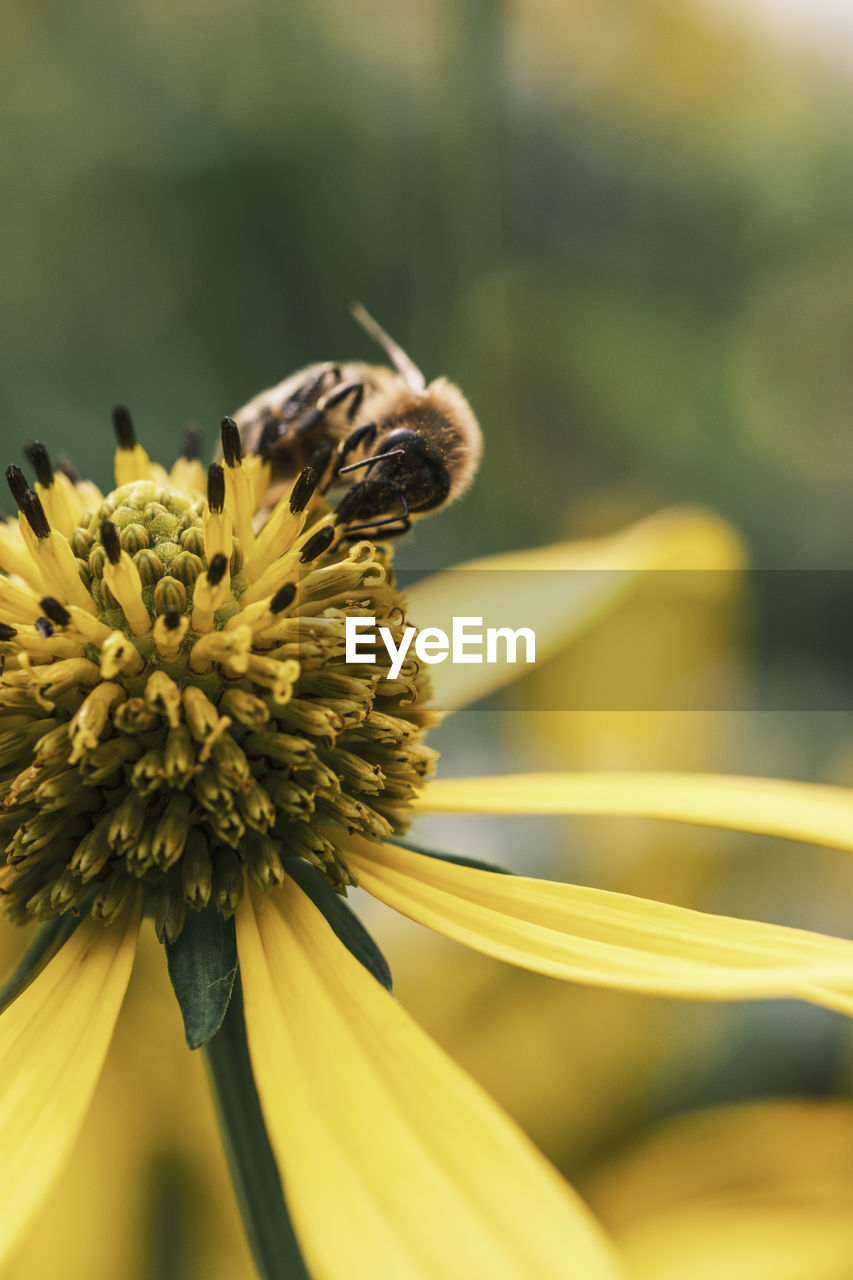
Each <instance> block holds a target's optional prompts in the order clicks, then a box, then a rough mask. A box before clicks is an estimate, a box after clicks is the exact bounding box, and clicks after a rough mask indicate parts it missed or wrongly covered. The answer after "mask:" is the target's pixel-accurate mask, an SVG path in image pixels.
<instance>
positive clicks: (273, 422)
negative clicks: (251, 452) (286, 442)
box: [255, 417, 282, 462]
mask: <svg viewBox="0 0 853 1280" xmlns="http://www.w3.org/2000/svg"><path fill="white" fill-rule="evenodd" d="M281 433H282V423H281V421H280V419H279V418H275V417H272V418H267V420H266V422H265V423H264V425H263V427H262V428H261V434H260V435H259V436H258V443H257V445H256V446H255V453H259V454H260V455H261V457H262V458H263V459H264V461H265V462H268V461H269V456H270V450H271V449H272V447H273V445H274V444H276V443H277V442H278V441H279V440H280V439H281Z"/></svg>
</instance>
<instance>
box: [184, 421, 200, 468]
mask: <svg viewBox="0 0 853 1280" xmlns="http://www.w3.org/2000/svg"><path fill="white" fill-rule="evenodd" d="M200 453H201V427H197V426H195V424H193V423H191V424H190V425H189V426H188V427H187V428H186V430H185V431H184V438H183V440H182V441H181V457H182V458H183V459H184V461H185V462H196V461H198V457H199V454H200Z"/></svg>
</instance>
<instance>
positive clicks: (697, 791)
mask: <svg viewBox="0 0 853 1280" xmlns="http://www.w3.org/2000/svg"><path fill="white" fill-rule="evenodd" d="M414 807H415V808H416V809H420V810H421V811H422V812H425V813H490V814H507V813H554V814H574V813H577V814H609V815H611V816H616V815H619V816H623V815H624V816H631V817H642V818H665V819H667V820H668V821H671V822H689V823H695V824H696V825H698V826H708V827H727V828H730V829H731V830H733V831H750V832H754V833H756V834H761V835H768V836H783V837H784V838H785V839H788V840H804V841H806V842H808V843H810V844H822V845H828V846H829V847H830V848H833V849H853V790H851V789H850V788H848V787H829V786H824V785H822V784H820V783H811V782H788V781H787V780H786V779H780V778H741V777H737V776H734V775H733V776H727V775H725V774H702V773H530V774H516V775H510V776H502V777H501V776H497V777H490V778H436V779H434V780H433V781H431V782H430V784H429V786H428V787H426V788H424V791H423V793H422V794H421V795H420V796H418V798H417V799H416V800H415V801H414Z"/></svg>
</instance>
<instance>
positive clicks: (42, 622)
mask: <svg viewBox="0 0 853 1280" xmlns="http://www.w3.org/2000/svg"><path fill="white" fill-rule="evenodd" d="M35 628H36V631H37V632H38V633H39V635H40V636H41V638H42V640H49V639H50V637H51V636H52V635H53V623H52V622H51V620H50V618H36V621H35Z"/></svg>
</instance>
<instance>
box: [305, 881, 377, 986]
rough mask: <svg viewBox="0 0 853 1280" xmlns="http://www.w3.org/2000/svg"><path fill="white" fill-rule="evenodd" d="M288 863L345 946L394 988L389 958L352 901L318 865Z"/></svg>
mask: <svg viewBox="0 0 853 1280" xmlns="http://www.w3.org/2000/svg"><path fill="white" fill-rule="evenodd" d="M284 865H285V870H286V871H287V874H288V875H289V876H291V877H292V878H293V879H294V880H295V881H296V883H297V884H298V885H299V887H300V889H303V890H304V891H305V893H307V894H308V897H309V898H310V899H311V901H312V902H313V903H314V906H315V907H317V908H318V909H319V910H320V911H322V913H323V915H324V916H325V917H326V920H327V921H328V923H329V924H330V925H331V927H332V929H333V930H334V932H335V933H336V934H337V936H338V938H339V939H340V941H341V942H342V943H343V944H344V946H345V947H346V948H347V949H348V950H349V951H351V952H352V954H353V955H354V956H355V958H356V960H358V961H359V962H360V963H361V964H363V965H364V967H365V969H366V970H367V971H368V973H371V974H373V977H374V978H376V980H377V982H381V983H382V985H383V987H385V988H386V990H388V991H391V990H392V982H391V970H390V969H389V967H388V961H387V960H386V959H385V957H384V956H383V954H382V952H381V951H380V950H379V948H378V947H377V945H376V943H375V942H374V941H373V939H372V938H371V936H370V934H369V933H368V932H367V930H366V929H365V927H364V925H363V924H362V923H361V921H360V920H359V918H358V916H357V915H356V914H355V912H354V911H353V910H352V908H351V907H350V906H349V904H348V903H347V902H345V901H344V899H343V898H342V897H341V896H340V894H338V893H335V891H334V889H332V888H330V887H329V885H327V884H326V881H325V880H324V879H323V877H322V876H321V875H320V873H319V872H318V871H317V868H316V867H312V866H311V865H310V863H308V862H302V861H301V860H297V859H295V858H288V859H287V860H286V862H285V864H284Z"/></svg>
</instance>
